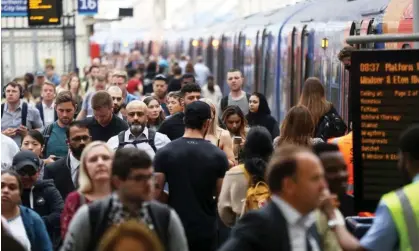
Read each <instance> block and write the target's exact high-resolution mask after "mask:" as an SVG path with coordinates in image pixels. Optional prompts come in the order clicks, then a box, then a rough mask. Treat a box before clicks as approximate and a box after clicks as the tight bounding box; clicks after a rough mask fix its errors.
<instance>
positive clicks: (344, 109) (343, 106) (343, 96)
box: [340, 22, 359, 124]
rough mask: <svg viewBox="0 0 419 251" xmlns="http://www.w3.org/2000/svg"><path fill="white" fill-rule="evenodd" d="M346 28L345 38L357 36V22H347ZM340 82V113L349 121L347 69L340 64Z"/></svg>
mask: <svg viewBox="0 0 419 251" xmlns="http://www.w3.org/2000/svg"><path fill="white" fill-rule="evenodd" d="M347 27H348V28H347V29H346V30H345V40H346V38H347V37H349V36H357V35H359V33H358V32H359V29H358V27H359V26H358V23H356V22H350V23H348V26H347ZM340 69H341V74H340V76H341V81H340V82H341V83H342V85H343V86H341V88H340V114H341V116H342V117H343V119H344V120H345V121H348V124H349V122H350V118H351V115H350V114H351V111H350V109H351V108H350V107H351V97H350V95H351V94H350V86H349V81H350V79H349V71H346V70H345V69H344V68H343V65H341V68H340Z"/></svg>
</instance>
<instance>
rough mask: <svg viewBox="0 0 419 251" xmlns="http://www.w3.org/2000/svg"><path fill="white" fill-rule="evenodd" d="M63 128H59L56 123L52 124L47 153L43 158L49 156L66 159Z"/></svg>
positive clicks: (66, 148)
mask: <svg viewBox="0 0 419 251" xmlns="http://www.w3.org/2000/svg"><path fill="white" fill-rule="evenodd" d="M65 131H66V129H65V127H63V128H61V127H60V126H59V125H58V123H57V121H56V122H54V123H53V124H52V131H51V136H50V137H49V140H48V144H47V152H46V155H47V156H45V158H48V156H50V155H55V156H57V157H66V156H67V154H68V146H67V142H66V139H67V136H66V133H65Z"/></svg>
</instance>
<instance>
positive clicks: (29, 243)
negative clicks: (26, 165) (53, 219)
mask: <svg viewBox="0 0 419 251" xmlns="http://www.w3.org/2000/svg"><path fill="white" fill-rule="evenodd" d="M22 190H23V185H22V181H21V180H20V178H19V175H18V174H17V173H16V172H14V171H2V173H1V215H2V216H3V217H4V218H5V219H6V220H7V223H8V227H9V230H10V232H11V233H12V235H13V236H14V237H15V238H16V239H17V240H19V242H20V243H21V244H22V245H23V246H24V247H25V249H26V250H28V251H52V250H53V249H52V244H51V240H50V238H49V236H48V232H47V229H46V227H45V224H44V221H43V220H42V218H41V217H40V216H39V215H38V214H37V213H35V211H32V210H30V209H29V208H27V207H24V206H20V202H21V198H20V197H21V193H22Z"/></svg>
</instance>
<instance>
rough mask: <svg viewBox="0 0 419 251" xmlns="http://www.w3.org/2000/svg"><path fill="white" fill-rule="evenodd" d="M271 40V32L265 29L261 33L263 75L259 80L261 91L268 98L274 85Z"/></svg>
mask: <svg viewBox="0 0 419 251" xmlns="http://www.w3.org/2000/svg"><path fill="white" fill-rule="evenodd" d="M272 42H273V36H272V33H271V32H267V31H266V30H265V31H264V35H263V55H262V58H263V59H262V60H263V76H262V82H261V86H262V88H261V92H262V93H263V94H264V95H265V96H266V97H267V98H268V100H269V99H272V97H273V92H274V86H275V78H274V76H275V66H274V64H273V62H272V61H273V58H274V54H273V51H272Z"/></svg>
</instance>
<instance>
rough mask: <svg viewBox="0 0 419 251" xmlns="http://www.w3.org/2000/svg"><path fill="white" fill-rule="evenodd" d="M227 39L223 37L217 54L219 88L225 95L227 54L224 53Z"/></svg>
mask: <svg viewBox="0 0 419 251" xmlns="http://www.w3.org/2000/svg"><path fill="white" fill-rule="evenodd" d="M224 40H225V37H224V35H223V36H222V37H221V42H219V46H218V53H217V84H218V86H220V89H221V91H222V92H223V93H224V94H225V93H226V92H225V90H224V82H223V80H224V57H225V52H224V49H225V48H224V46H225V43H224Z"/></svg>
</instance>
